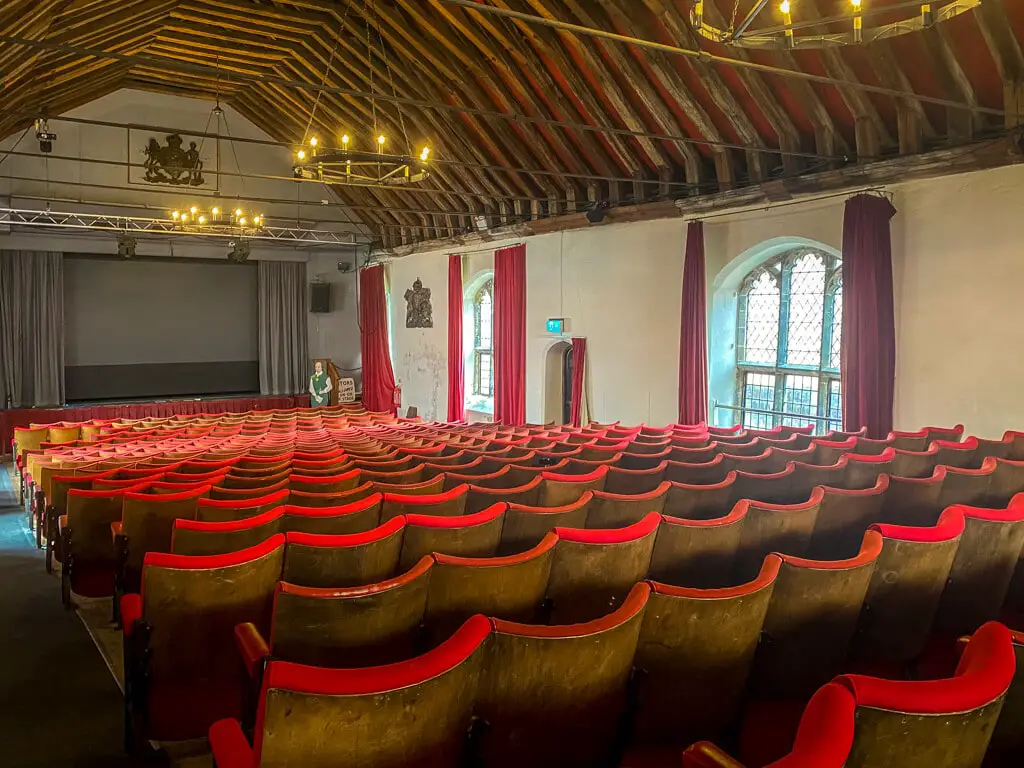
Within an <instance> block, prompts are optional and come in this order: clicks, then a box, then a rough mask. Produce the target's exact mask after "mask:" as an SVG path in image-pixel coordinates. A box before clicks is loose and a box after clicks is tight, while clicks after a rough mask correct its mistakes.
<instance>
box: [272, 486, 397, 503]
mask: <svg viewBox="0 0 1024 768" xmlns="http://www.w3.org/2000/svg"><path fill="white" fill-rule="evenodd" d="M380 492H381V491H378V490H377V488H376V484H375V483H373V482H371V481H369V480H367V481H366V482H365V483H363V484H362V485H357V486H356V487H355V488H353V489H352V490H351V491H343V492H342V493H309V492H306V491H295V490H291V489H289V495H288V503H289V504H294V505H296V506H300V507H340V506H344V505H346V504H351V503H353V502H355V501H359V500H361V499H365V498H366V497H367V496H372V495H373V494H375V493H380Z"/></svg>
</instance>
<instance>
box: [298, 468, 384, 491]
mask: <svg viewBox="0 0 1024 768" xmlns="http://www.w3.org/2000/svg"><path fill="white" fill-rule="evenodd" d="M373 479H374V473H370V472H365V473H364V472H363V471H362V470H359V469H352V470H349V471H348V472H342V473H341V474H335V475H323V476H314V475H303V474H300V473H299V472H297V471H296V472H292V474H291V475H290V476H289V478H288V487H289V488H290V489H291V490H293V491H298V492H300V493H344V492H345V491H351V490H352V489H353V488H355V487H356V486H358V485H359V484H360V483H361V482H365V481H367V480H373Z"/></svg>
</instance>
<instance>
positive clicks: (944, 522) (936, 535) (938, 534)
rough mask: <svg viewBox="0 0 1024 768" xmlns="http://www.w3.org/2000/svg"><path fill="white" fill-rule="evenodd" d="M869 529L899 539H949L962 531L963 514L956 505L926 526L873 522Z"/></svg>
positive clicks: (932, 540) (888, 537)
mask: <svg viewBox="0 0 1024 768" xmlns="http://www.w3.org/2000/svg"><path fill="white" fill-rule="evenodd" d="M870 530H873V531H878V532H879V533H880V534H882V535H883V536H884V537H885V538H887V539H899V540H901V541H924V542H939V541H949V540H950V539H955V538H956V537H957V536H959V535H960V534H962V533H963V532H964V514H963V512H961V511H960V510H958V509H957V508H956V507H949V508H948V509H946V510H945V511H944V512H943V513H942V514H941V515H940V516H939V522H938V523H936V524H935V525H933V526H930V527H927V528H923V527H917V526H913V525H889V524H887V523H875V524H874V525H872V526H871V528H870Z"/></svg>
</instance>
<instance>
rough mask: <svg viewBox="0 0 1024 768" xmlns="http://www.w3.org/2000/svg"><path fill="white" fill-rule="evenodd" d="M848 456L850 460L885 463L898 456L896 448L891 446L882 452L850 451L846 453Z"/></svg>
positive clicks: (863, 462) (865, 462)
mask: <svg viewBox="0 0 1024 768" xmlns="http://www.w3.org/2000/svg"><path fill="white" fill-rule="evenodd" d="M846 457H847V458H848V459H849V460H850V461H859V462H861V463H862V464H884V463H885V462H887V461H892V460H893V459H895V458H896V449H895V448H893V447H892V446H889V447H888V448H886V449H885V450H884V451H882V452H881V453H877V454H868V453H848V454H846Z"/></svg>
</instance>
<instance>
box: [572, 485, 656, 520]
mask: <svg viewBox="0 0 1024 768" xmlns="http://www.w3.org/2000/svg"><path fill="white" fill-rule="evenodd" d="M671 488H672V484H671V483H669V482H667V481H666V482H663V483H661V484H660V485H658V487H657V488H654V489H652V490H650V491H647V492H645V493H634V494H623V493H611V492H606V491H594V492H593V493H594V501H593V504H592V507H591V509H590V512H589V514H588V515H587V525H586V527H587V528H623V527H625V526H627V525H632V524H633V523H638V522H640V520H642V519H643V517H644V515H646V514H648V513H650V512H658V513H659V514H660V513H661V512H663V511H664V510H665V503H666V501H667V500H668V493H669V491H670V490H671Z"/></svg>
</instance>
